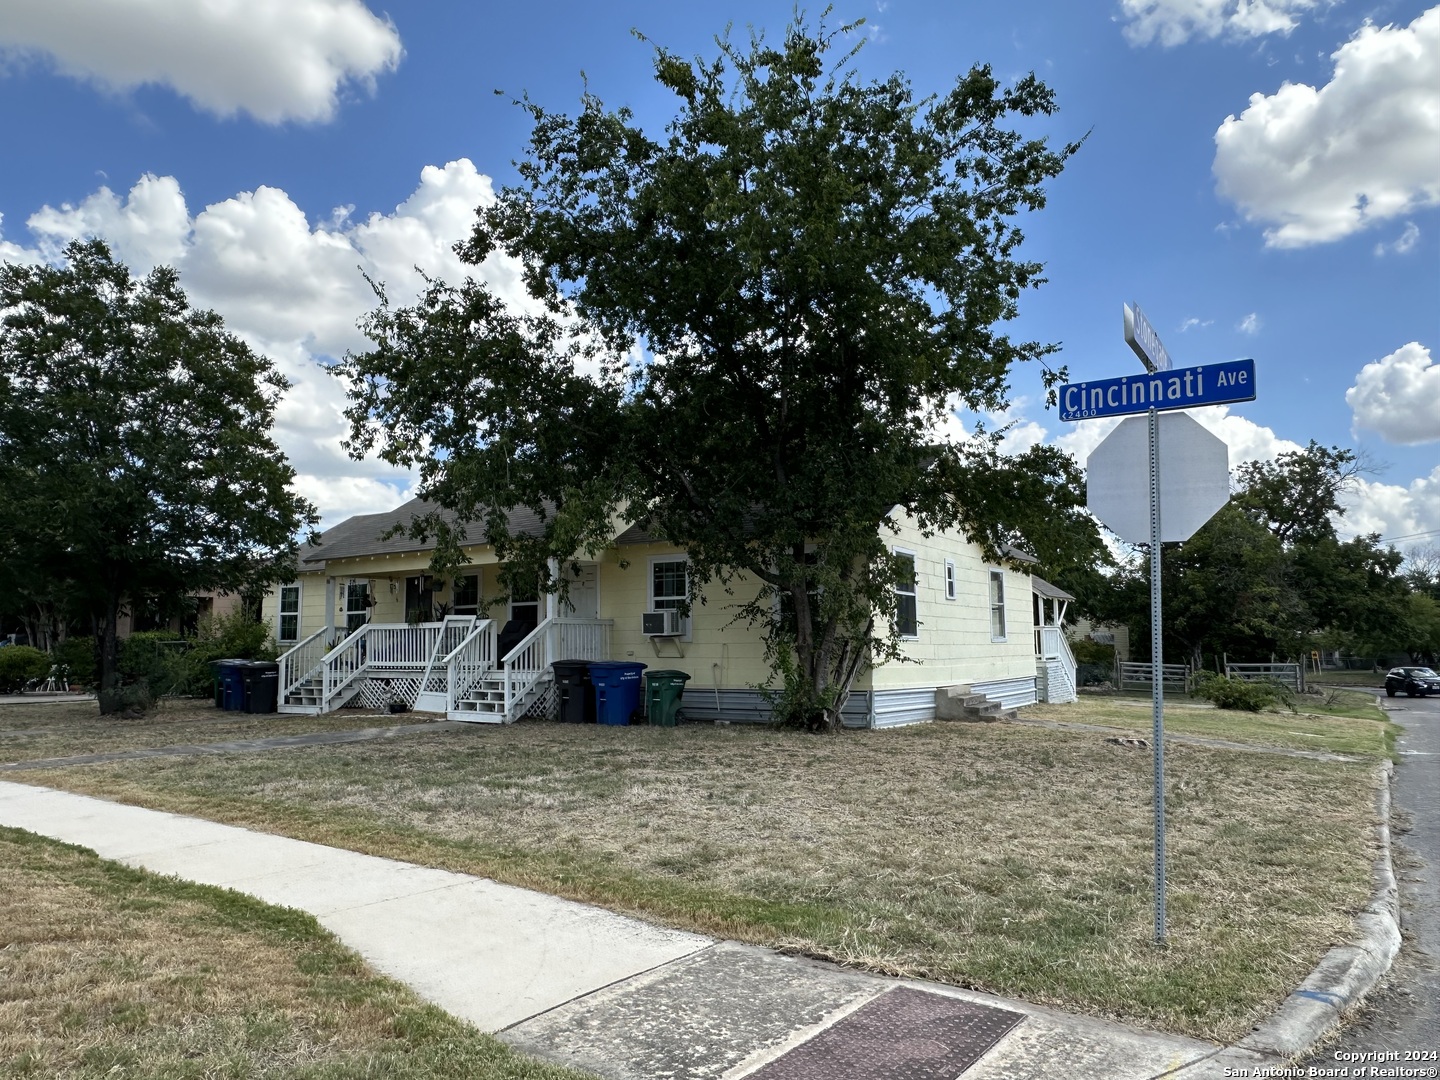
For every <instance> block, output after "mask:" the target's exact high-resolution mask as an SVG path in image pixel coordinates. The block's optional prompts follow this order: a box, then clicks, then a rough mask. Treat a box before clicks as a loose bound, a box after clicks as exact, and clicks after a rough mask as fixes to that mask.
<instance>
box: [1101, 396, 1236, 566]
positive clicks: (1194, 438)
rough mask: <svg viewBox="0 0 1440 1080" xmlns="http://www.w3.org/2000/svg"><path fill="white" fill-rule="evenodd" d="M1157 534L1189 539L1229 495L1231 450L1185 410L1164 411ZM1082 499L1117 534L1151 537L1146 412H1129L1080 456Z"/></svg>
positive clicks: (1134, 539)
mask: <svg viewBox="0 0 1440 1080" xmlns="http://www.w3.org/2000/svg"><path fill="white" fill-rule="evenodd" d="M1158 419H1159V421H1160V441H1159V451H1160V539H1161V540H1162V541H1165V542H1169V541H1174V540H1189V539H1190V537H1191V536H1193V535H1194V534H1195V530H1196V529H1198V528H1200V526H1201V525H1204V524H1205V522H1207V521H1209V520H1210V519H1211V518H1212V517H1213V516H1214V515H1215V513H1216V511H1218V510H1219V509H1220V508H1221V507H1222V506H1224V505H1225V504H1226V503H1227V502H1229V501H1230V451H1229V448H1228V447H1227V446H1226V445H1225V443H1224V441H1223V440H1222V439H1220V438H1218V437H1216V436H1215V435H1212V434H1211V433H1210V432H1209V431H1207V430H1205V428H1203V427H1202V426H1201V425H1200V423H1199V422H1198V421H1196V420H1194V419H1192V418H1191V417H1190V416H1188V415H1187V414H1186V413H1183V412H1170V413H1161V414H1160V415H1159V417H1158ZM1085 471H1086V488H1087V496H1086V504H1087V505H1088V506H1089V507H1090V511H1091V513H1093V514H1094V515H1095V516H1096V517H1097V518H1099V519H1100V520H1101V521H1102V522H1104V523H1105V524H1106V525H1107V526H1109V528H1110V529H1111V530H1112V531H1113V532H1114V533H1115V534H1116V535H1117V536H1119V537H1120V538H1121V539H1122V540H1128V541H1129V542H1130V543H1132V544H1148V543H1150V443H1149V433H1148V419H1147V418H1146V417H1144V416H1131V417H1128V418H1127V419H1125V420H1122V421H1120V425H1119V426H1118V427H1117V428H1116V429H1115V430H1114V431H1112V432H1111V433H1110V434H1109V435H1107V436H1105V439H1104V440H1103V441H1102V442H1101V443H1100V445H1099V446H1097V447H1096V448H1095V450H1094V452H1093V453H1091V455H1090V457H1089V459H1088V460H1087V461H1086V463H1085Z"/></svg>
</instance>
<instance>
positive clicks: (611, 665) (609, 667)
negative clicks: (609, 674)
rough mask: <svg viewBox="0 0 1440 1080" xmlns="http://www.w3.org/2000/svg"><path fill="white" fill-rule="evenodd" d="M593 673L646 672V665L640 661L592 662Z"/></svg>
mask: <svg viewBox="0 0 1440 1080" xmlns="http://www.w3.org/2000/svg"><path fill="white" fill-rule="evenodd" d="M590 670H591V671H597V670H598V671H635V672H641V671H644V670H645V665H644V664H642V663H640V662H639V661H638V660H591V661H590Z"/></svg>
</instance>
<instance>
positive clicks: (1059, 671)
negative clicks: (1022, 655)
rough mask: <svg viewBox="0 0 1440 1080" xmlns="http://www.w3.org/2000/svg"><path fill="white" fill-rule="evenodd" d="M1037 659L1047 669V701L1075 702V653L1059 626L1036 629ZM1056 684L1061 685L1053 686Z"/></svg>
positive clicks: (1038, 627)
mask: <svg viewBox="0 0 1440 1080" xmlns="http://www.w3.org/2000/svg"><path fill="white" fill-rule="evenodd" d="M1035 658H1036V660H1037V661H1039V663H1041V664H1042V665H1044V667H1045V672H1046V683H1047V685H1046V687H1045V699H1046V700H1047V701H1051V702H1057V703H1058V702H1065V701H1074V700H1075V696H1076V695H1075V686H1076V664H1075V653H1074V651H1073V650H1071V648H1070V642H1068V641H1066V640H1065V631H1064V630H1062V629H1061V628H1060V627H1058V626H1037V627H1035ZM1056 676H1058V678H1056ZM1056 683H1058V684H1060V685H1051V684H1056Z"/></svg>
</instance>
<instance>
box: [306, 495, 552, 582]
mask: <svg viewBox="0 0 1440 1080" xmlns="http://www.w3.org/2000/svg"><path fill="white" fill-rule="evenodd" d="M432 510H433V511H438V512H439V514H440V516H441V518H442V519H443V520H445V521H447V522H449V523H450V524H452V525H453V524H455V522H456V521H457V520H458V518H457V517H456V516H455V514H454V513H452V512H451V511H449V510H446V509H443V508H442V507H438V506H436V505H435V504H434V503H430V502H426V501H425V500H424V499H411V500H410V501H409V502H407V503H405V504H403V505H402V506H397V507H396V508H395V509H394V510H390V511H387V512H386V513H383V514H357V515H356V516H355V517H352V518H346V519H345V520H344V521H342V522H341V523H340V524H339V525H336V526H335V527H334V528H332V529H328V530H326V532H324V533H323V534H322V535H321V537H320V545H319V546H318V547H307V548H304V549H302V551H301V554H300V568H301V569H302V570H313V569H317V568H318V567H317V564H321V565H323V564H324V563H325V562H326V561H328V560H331V559H353V558H358V557H361V556H366V555H391V554H396V553H398V552H414V551H433V550H434V548H435V538H434V537H433V536H431V537H429V538H428V539H426V540H424V541H420V540H416V539H415V538H414V537H412V536H410V535H408V534H407V533H405V532H401V533H399V534H397V535H395V536H392V537H390V538H389V539H381V537H383V536H384V535H385V533H386V532H388V531H389V530H390V529H393V528H395V527H396V526H397V525H398V526H401V527H402V528H404V527H407V526H408V525H409V524H410V522H411V521H412V520H414V519H415V518H417V517H423V516H424V515H425V514H428V513H430V512H431V511H432ZM508 526H509V529H510V534H511V535H512V536H521V535H534V534H536V533H538V532H540V530H541V528H542V527H543V526H542V522H541V519H540V517H539V515H537V514H536V513H535V512H534V511H533V510H530V509H527V508H525V507H519V508H516V509H514V510H511V511H510V513H509V515H508ZM482 535H483V528H482V527H481V526H480V525H479V524H472V525H471V526H470V533H469V536H470V538H471V539H470V542H472V543H483V540H482V539H481V537H482Z"/></svg>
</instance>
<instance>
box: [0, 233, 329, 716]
mask: <svg viewBox="0 0 1440 1080" xmlns="http://www.w3.org/2000/svg"><path fill="white" fill-rule="evenodd" d="M65 256H66V262H65V264H64V265H61V266H46V265H41V266H27V265H20V264H8V263H7V264H5V265H4V266H3V267H0V312H3V318H0V557H3V562H4V567H5V574H4V575H3V576H4V577H5V578H7V579H9V580H11V581H12V582H15V581H19V582H29V583H30V585H29V592H30V593H31V594H33V595H35V596H38V597H43V598H48V601H49V602H51V603H54V604H59V605H62V606H63V608H64V609H65V611H66V612H67V613H68V614H70V615H72V616H80V617H82V618H83V619H84V620H85V621H86V622H88V623H89V624H90V625H91V626H92V627H93V629H94V633H95V642H96V671H97V672H98V673H99V677H100V710H101V712H105V713H108V712H112V711H115V710H116V709H117V708H118V707H119V706H120V705H121V703H122V702H121V695H119V694H118V692H117V691H118V689H119V687H118V682H117V680H118V675H117V671H116V661H117V647H116V623H117V619H118V617H119V614H120V611H121V609H122V607H123V606H125V605H129V604H134V603H138V602H141V601H147V602H159V603H161V604H164V603H171V602H174V601H175V600H177V599H178V598H179V597H181V596H183V595H184V594H186V593H191V592H196V591H200V590H205V589H222V590H231V591H235V590H244V589H255V588H259V587H262V586H263V585H265V584H266V583H268V582H273V581H276V580H279V579H280V578H282V577H284V576H285V575H286V573H287V572H293V571H292V567H293V560H294V556H295V553H296V550H297V539H296V538H297V534H299V533H300V532H301V531H302V530H304V529H307V528H308V527H310V526H311V525H313V524H314V522H315V520H316V518H315V514H314V511H313V509H312V508H311V507H310V505H309V504H308V503H307V502H306V501H305V500H304V499H302V498H301V497H300V496H299V495H298V494H296V493H295V492H294V491H293V490H292V488H291V483H292V481H293V480H294V477H295V472H294V470H293V469H292V468H291V467H290V465H289V463H288V462H287V461H286V459H285V456H284V455H283V454H282V453H281V452H280V451H279V449H278V448H277V447H276V445H275V443H274V442H273V441H272V439H271V437H270V428H271V425H272V421H273V418H274V412H275V406H276V403H277V401H278V400H279V398H280V395H281V394H282V393H283V392H284V391H285V389H286V386H287V384H286V381H285V379H284V378H283V377H282V376H281V375H280V374H279V373H278V372H276V371H275V369H274V367H273V365H272V364H271V362H270V361H269V360H268V359H267V358H266V357H264V356H261V355H259V354H257V353H256V352H254V351H253V350H252V349H250V348H249V347H248V346H247V345H246V344H245V343H244V342H242V341H240V340H239V339H238V338H237V337H235V336H234V335H233V334H231V333H228V332H227V331H226V330H225V328H224V325H223V323H222V322H221V319H220V317H219V316H218V315H216V314H215V313H214V312H213V311H197V310H194V309H192V308H191V307H190V305H189V304H188V302H187V301H186V298H185V294H184V292H183V291H182V290H181V288H180V285H179V282H178V277H177V275H176V273H175V271H174V270H173V269H169V268H160V269H157V270H154V271H153V272H151V273H150V274H149V275H148V276H146V277H145V278H143V279H140V280H137V279H135V278H133V277H132V276H131V274H130V271H129V270H128V269H127V268H126V267H125V266H124V265H122V264H121V263H119V262H117V261H116V260H115V259H114V258H113V257H112V255H111V253H110V250H109V248H108V247H107V246H106V245H105V243H104V242H103V241H100V240H92V241H89V242H85V243H82V242H79V241H76V242H75V243H72V244H71V245H70V246H69V247H68V248H67V249H66V252H65Z"/></svg>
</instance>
